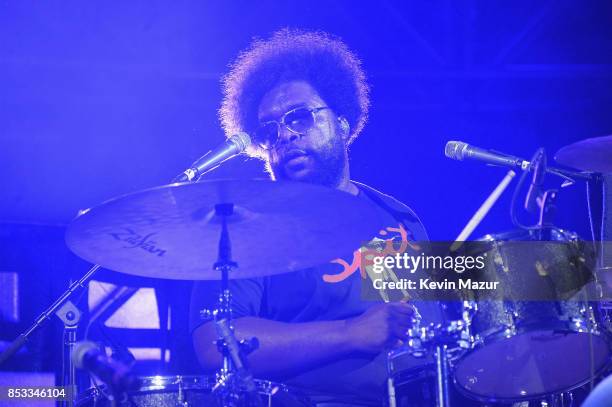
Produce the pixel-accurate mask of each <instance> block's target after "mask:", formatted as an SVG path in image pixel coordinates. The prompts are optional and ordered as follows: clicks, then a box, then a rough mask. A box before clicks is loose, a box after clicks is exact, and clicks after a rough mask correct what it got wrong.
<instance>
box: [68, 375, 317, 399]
mask: <svg viewBox="0 0 612 407" xmlns="http://www.w3.org/2000/svg"><path fill="white" fill-rule="evenodd" d="M138 379H139V380H140V381H141V386H140V387H139V388H138V389H137V390H134V391H130V392H128V394H140V393H148V392H157V391H162V390H168V391H171V390H173V389H178V388H179V386H181V385H182V386H181V388H182V389H183V390H205V389H208V390H210V389H212V387H213V385H214V383H215V377H214V376H211V375H150V376H138ZM253 380H254V381H255V385H256V387H257V390H258V391H260V390H261V389H262V387H263V386H262V384H263V385H264V386H269V387H276V388H277V389H278V390H277V391H276V392H274V394H276V393H277V392H278V391H282V392H285V393H289V394H292V395H294V396H296V397H299V398H303V397H304V396H306V394H305V393H304V392H303V391H301V390H299V389H297V388H294V387H292V386H288V385H286V384H284V383H279V382H275V381H272V380H266V379H253ZM153 381H156V382H157V383H152V382H153ZM107 387H108V386H106V385H105V384H101V385H98V386H92V387H89V388H88V389H85V390H83V391H82V392H80V393H79V395H78V397H77V398H76V400H77V401H82V400H85V399H88V398H91V397H95V396H98V395H103V394H104V392H103V391H102V390H105V389H106V388H107Z"/></svg>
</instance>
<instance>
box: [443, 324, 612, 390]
mask: <svg viewBox="0 0 612 407" xmlns="http://www.w3.org/2000/svg"><path fill="white" fill-rule="evenodd" d="M609 359H610V351H609V349H608V344H607V342H606V340H605V339H604V338H603V337H601V336H600V335H592V334H588V333H576V332H558V331H551V330H534V331H530V332H526V333H524V334H520V335H517V336H514V337H512V338H504V339H502V340H497V341H494V342H492V343H488V344H486V346H481V347H479V348H477V349H475V350H473V351H471V352H469V353H468V354H467V355H465V356H463V357H462V358H461V359H460V360H459V361H458V362H457V363H455V368H454V373H455V381H456V384H457V385H458V387H459V388H460V390H461V391H463V392H465V393H466V394H467V395H469V396H470V397H473V398H476V399H479V400H483V401H519V400H529V399H534V398H539V397H542V396H546V395H549V394H551V393H556V392H563V391H568V390H572V389H574V388H576V387H579V386H581V385H583V384H585V383H587V382H588V381H590V380H591V379H592V378H594V376H596V375H597V374H598V373H600V372H601V371H602V370H603V369H604V368H605V367H606V366H607V365H608V362H609Z"/></svg>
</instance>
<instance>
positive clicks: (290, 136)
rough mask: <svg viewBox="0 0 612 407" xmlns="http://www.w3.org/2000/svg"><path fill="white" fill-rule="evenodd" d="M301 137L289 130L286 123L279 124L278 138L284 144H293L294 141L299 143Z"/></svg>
mask: <svg viewBox="0 0 612 407" xmlns="http://www.w3.org/2000/svg"><path fill="white" fill-rule="evenodd" d="M300 137H301V135H300V134H298V133H295V132H293V131H291V130H289V128H288V127H287V125H285V124H284V123H279V126H278V138H279V140H280V142H281V143H282V144H285V143H292V142H294V141H297V140H298V139H299V138H300Z"/></svg>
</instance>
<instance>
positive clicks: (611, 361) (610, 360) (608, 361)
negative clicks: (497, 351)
mask: <svg viewBox="0 0 612 407" xmlns="http://www.w3.org/2000/svg"><path fill="white" fill-rule="evenodd" d="M529 332H534V330H530V331H525V332H522V333H517V334H516V335H513V336H512V337H516V336H518V335H521V334H526V333H529ZM573 332H574V333H576V334H578V333H583V334H590V335H593V336H595V337H597V338H598V339H601V340H603V342H604V344H605V345H606V349H607V351H608V355H607V357H605V358H604V360H603V363H602V365H601V366H600V367H599V369H597V370H595V371H594V373H593V376H592V377H589V378H586V379H584V380H582V381H579V382H577V383H576V384H573V385H570V386H569V387H566V388H563V389H558V390H553V391H548V392H543V393H537V394H533V395H525V396H520V397H491V396H484V395H482V394H480V393H476V392H474V391H472V390H468V389H466V388H465V387H464V386H463V385H461V384H460V383H459V380H458V379H457V373H456V370H457V367H458V366H459V364H460V363H461V360H463V359H464V357H465V356H469V355H471V354H474V353H475V351H477V350H478V349H481V348H482V347H484V346H485V344H484V343H480V344H478V345H477V348H473V349H468V350H466V351H465V353H463V354H462V355H461V356H460V357H458V358H456V359H454V360H452V361H451V363H452V366H451V369H450V376H451V377H452V380H453V384H454V386H455V387H456V388H457V390H458V391H459V392H460V393H461V394H462V395H464V396H466V397H469V398H471V399H473V400H476V401H479V402H502V403H506V402H511V403H514V402H523V401H532V400H537V399H541V398H542V397H546V396H550V395H551V394H558V393H562V392H568V391H573V390H575V389H578V388H580V387H582V386H584V385H586V384H588V383H589V382H591V381H592V380H595V379H596V378H597V377H598V376H601V374H602V373H604V372H605V371H606V370H607V369H608V368H609V367H610V366H611V365H612V350H611V345H612V340H611V336H610V335H608V334H606V333H605V332H603V333H602V332H599V333H596V334H595V333H589V332H575V331H573ZM489 336H490V335H489ZM506 339H509V338H507V337H506ZM501 340H502V339H496V340H495V342H499V341H501Z"/></svg>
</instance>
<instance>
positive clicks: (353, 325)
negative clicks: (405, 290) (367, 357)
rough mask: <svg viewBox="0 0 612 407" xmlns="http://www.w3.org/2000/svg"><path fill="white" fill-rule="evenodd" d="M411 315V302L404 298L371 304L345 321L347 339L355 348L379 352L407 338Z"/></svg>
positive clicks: (358, 350) (362, 350)
mask: <svg viewBox="0 0 612 407" xmlns="http://www.w3.org/2000/svg"><path fill="white" fill-rule="evenodd" d="M414 317H415V309H414V306H413V305H411V304H408V303H406V302H392V303H384V304H378V305H375V306H373V307H371V308H370V309H368V310H367V311H366V312H364V313H363V314H361V315H360V316H358V317H355V318H352V319H347V320H346V321H345V323H346V328H347V335H348V341H349V343H350V344H351V345H352V346H351V347H352V348H353V349H354V350H355V351H357V352H366V353H379V352H381V351H383V350H384V349H385V348H390V347H393V346H395V345H397V344H398V341H404V340H406V339H408V335H407V331H408V328H410V327H411V326H412V322H413V318H414Z"/></svg>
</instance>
